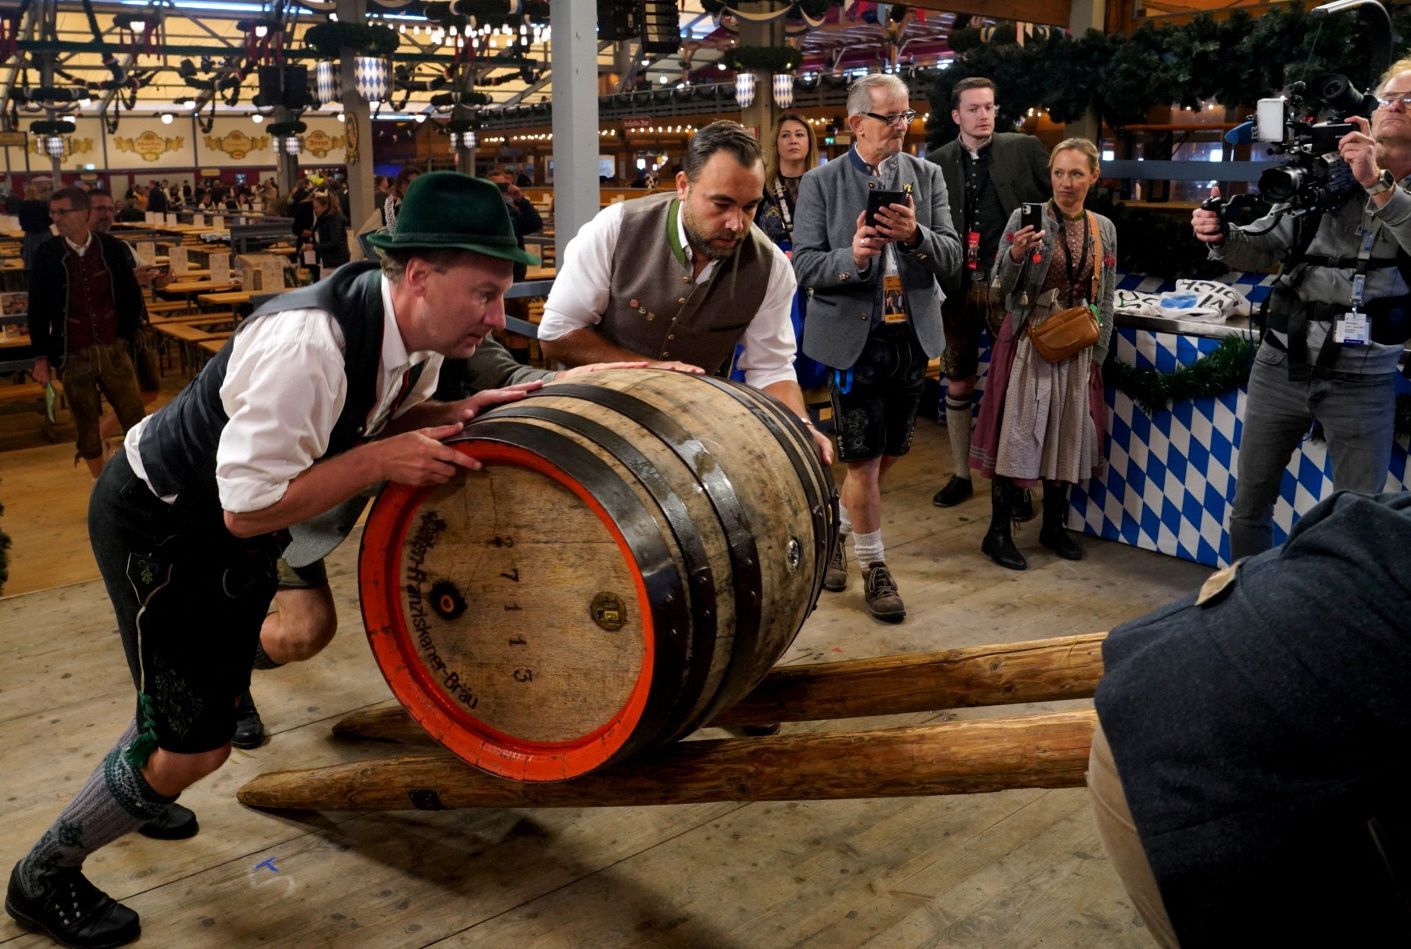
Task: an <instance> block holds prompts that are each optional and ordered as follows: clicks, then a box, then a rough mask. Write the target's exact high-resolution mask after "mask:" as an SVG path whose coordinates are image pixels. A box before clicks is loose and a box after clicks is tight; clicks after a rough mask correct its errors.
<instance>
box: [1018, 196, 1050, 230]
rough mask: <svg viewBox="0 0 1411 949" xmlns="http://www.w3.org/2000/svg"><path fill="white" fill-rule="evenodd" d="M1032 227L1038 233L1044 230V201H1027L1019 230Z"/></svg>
mask: <svg viewBox="0 0 1411 949" xmlns="http://www.w3.org/2000/svg"><path fill="white" fill-rule="evenodd" d="M1026 227H1032V228H1033V229H1034V231H1035V232H1036V233H1037V232H1038V231H1042V230H1043V229H1044V203H1043V202H1042V201H1025V202H1024V210H1023V212H1021V214H1020V216H1019V229H1020V230H1023V229H1024V228H1026Z"/></svg>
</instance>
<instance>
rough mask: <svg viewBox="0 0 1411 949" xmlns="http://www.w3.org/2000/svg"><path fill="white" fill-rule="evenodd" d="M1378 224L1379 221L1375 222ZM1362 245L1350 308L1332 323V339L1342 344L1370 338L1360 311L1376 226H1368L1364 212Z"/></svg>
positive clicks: (1349, 344) (1353, 278)
mask: <svg viewBox="0 0 1411 949" xmlns="http://www.w3.org/2000/svg"><path fill="white" fill-rule="evenodd" d="M1377 223H1378V224H1380V223H1381V222H1380V221H1379V222H1377ZM1359 230H1361V232H1362V246H1361V247H1360V248H1358V254H1357V273H1356V274H1354V275H1353V277H1352V297H1351V300H1352V309H1350V310H1348V311H1347V312H1346V313H1344V314H1343V315H1342V316H1340V317H1338V318H1337V322H1336V323H1334V324H1333V341H1334V342H1336V343H1341V344H1342V345H1344V346H1365V345H1367V344H1368V343H1369V342H1371V340H1372V333H1371V326H1370V324H1369V323H1368V320H1367V314H1365V313H1363V312H1362V301H1363V296H1364V294H1365V293H1366V291H1367V275H1366V273H1364V272H1363V271H1365V269H1366V264H1367V261H1368V259H1370V258H1371V256H1372V246H1373V245H1374V244H1375V243H1376V241H1377V230H1378V228H1377V227H1369V226H1368V224H1367V220H1366V214H1365V212H1364V214H1363V220H1362V227H1361V228H1360V229H1359Z"/></svg>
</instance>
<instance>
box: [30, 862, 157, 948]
mask: <svg viewBox="0 0 1411 949" xmlns="http://www.w3.org/2000/svg"><path fill="white" fill-rule="evenodd" d="M5 912H7V913H9V914H10V915H11V916H12V917H14V919H15V922H17V923H19V924H20V925H21V926H23V927H25V928H26V929H36V930H38V931H40V932H42V933H44V934H45V935H46V936H48V937H49V938H50V939H52V940H54V941H55V942H57V943H58V944H59V945H61V946H69V947H70V949H107V947H109V946H122V945H126V944H127V943H129V942H132V941H133V940H134V939H136V938H137V937H138V936H140V935H141V934H142V924H141V923H140V921H139V920H138V917H137V914H136V913H134V912H133V911H132V910H130V909H128V908H127V907H126V906H124V905H122V904H121V903H119V902H118V901H117V900H115V899H113V898H112V897H111V896H109V895H108V894H106V893H104V892H103V891H102V890H100V889H98V888H97V887H96V886H94V885H93V884H92V883H89V882H88V879H87V878H86V877H85V876H84V875H83V873H82V872H80V871H78V870H74V869H71V868H65V869H61V870H56V871H55V872H53V873H51V874H49V875H47V876H46V877H45V878H44V881H43V883H42V884H41V885H40V887H39V888H38V889H37V891H35V892H30V891H28V890H26V889H25V888H24V886H22V885H21V882H20V867H19V864H15V868H14V869H13V870H11V871H10V888H9V890H8V891H7V892H6V894H5Z"/></svg>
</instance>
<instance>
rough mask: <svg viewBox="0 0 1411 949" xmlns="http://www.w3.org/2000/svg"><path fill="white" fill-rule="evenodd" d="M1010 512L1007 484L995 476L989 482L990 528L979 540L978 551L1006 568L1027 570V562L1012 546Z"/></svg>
mask: <svg viewBox="0 0 1411 949" xmlns="http://www.w3.org/2000/svg"><path fill="white" fill-rule="evenodd" d="M1012 514H1013V508H1012V507H1011V504H1010V496H1009V484H1008V482H1006V481H1004V480H1003V479H1000V478H996V479H995V480H994V481H992V482H991V483H990V529H989V531H987V532H986V534H985V539H984V540H982V541H980V552H981V553H982V554H985V555H986V556H987V557H989V558H990V559H991V560H993V561H994V562H995V563H997V564H999V565H1000V566H1001V567H1004V568H1005V569H1007V570H1027V569H1029V562H1028V561H1027V560H1025V559H1024V555H1023V554H1021V553H1020V552H1019V548H1018V547H1015V546H1014V536H1013V526H1012V524H1011V521H1010V518H1011V515H1012Z"/></svg>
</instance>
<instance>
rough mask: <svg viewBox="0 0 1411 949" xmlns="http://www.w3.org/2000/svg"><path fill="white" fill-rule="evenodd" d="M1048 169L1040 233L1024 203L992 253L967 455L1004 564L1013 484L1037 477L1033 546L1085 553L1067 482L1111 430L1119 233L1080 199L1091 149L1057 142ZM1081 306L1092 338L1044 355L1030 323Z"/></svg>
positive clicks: (1076, 556)
mask: <svg viewBox="0 0 1411 949" xmlns="http://www.w3.org/2000/svg"><path fill="white" fill-rule="evenodd" d="M1049 174H1050V176H1051V179H1052V182H1053V200H1052V201H1050V202H1048V203H1047V204H1045V205H1044V215H1043V227H1042V229H1041V230H1038V231H1035V230H1034V228H1033V227H1032V226H1028V227H1023V228H1021V227H1020V226H1019V223H1020V218H1021V210H1022V209H1017V210H1015V212H1014V213H1013V214H1012V215H1011V216H1010V218H1009V224H1008V226H1007V227H1006V228H1005V234H1004V236H1003V237H1002V238H1001V240H1000V246H999V252H998V253H997V254H996V256H995V265H994V273H993V275H992V286H993V287H994V289H996V290H997V291H999V293H1001V294H1002V295H1003V297H1004V308H1005V318H1004V323H1003V326H1002V327H1001V328H1000V332H999V335H998V338H997V339H996V342H995V347H994V352H993V354H992V356H991V359H990V369H989V376H988V378H987V379H986V381H985V394H984V397H983V399H982V400H981V405H980V418H979V421H978V422H977V423H976V427H975V439H974V444H973V445H972V447H971V452H970V464H971V467H973V468H976V469H978V470H979V471H981V472H982V473H983V474H985V475H986V476H988V477H989V478H991V479H992V486H991V492H990V498H991V504H992V505H993V511H992V514H991V518H990V529H989V531H988V532H987V533H986V534H985V539H984V541H983V542H982V543H981V545H980V550H981V551H982V552H984V553H985V554H987V555H988V556H989V557H990V559H992V560H993V561H994V562H995V563H997V564H999V565H1000V566H1002V567H1008V568H1009V569H1011V570H1024V569H1026V568H1027V567H1028V562H1027V561H1026V560H1025V559H1024V555H1023V554H1021V553H1020V552H1019V549H1018V548H1017V547H1016V546H1015V545H1014V537H1013V532H1012V526H1011V525H1012V520H1011V514H1012V511H1011V498H1012V497H1013V493H1012V492H1011V491H1010V490H1008V489H1007V487H1008V483H1010V482H1012V483H1013V484H1016V485H1019V486H1021V487H1029V486H1031V485H1033V484H1035V483H1036V482H1038V481H1042V482H1043V486H1044V487H1043V494H1044V500H1043V522H1042V523H1043V526H1042V528H1041V529H1040V530H1039V542H1040V543H1041V544H1043V545H1044V546H1045V547H1048V548H1049V549H1050V550H1052V551H1053V552H1054V553H1056V554H1058V556H1060V557H1062V558H1064V559H1066V560H1080V559H1082V556H1083V550H1082V548H1081V547H1079V546H1078V544H1077V542H1075V541H1074V540H1073V538H1072V537H1070V536H1069V535H1068V532H1067V530H1066V529H1065V527H1064V520H1065V518H1066V516H1067V512H1068V487H1069V485H1072V484H1077V483H1079V482H1081V481H1086V480H1087V479H1088V478H1089V477H1092V476H1093V475H1095V474H1097V473H1099V472H1100V471H1101V468H1102V464H1103V444H1102V442H1103V436H1104V434H1105V433H1106V428H1107V424H1106V402H1105V400H1104V398H1103V391H1102V363H1103V360H1104V359H1106V358H1107V347H1108V342H1109V340H1110V339H1111V337H1112V298H1113V292H1114V290H1115V288H1116V269H1117V229H1116V227H1114V226H1113V224H1112V222H1111V221H1110V220H1108V219H1107V218H1106V217H1103V216H1102V215H1101V214H1095V213H1093V212H1091V211H1087V210H1085V209H1084V206H1083V205H1084V202H1085V200H1086V199H1087V195H1088V190H1089V189H1090V188H1091V187H1092V186H1093V185H1094V184H1096V183H1097V180H1098V153H1097V148H1096V146H1094V145H1093V143H1092V142H1090V141H1088V140H1087V139H1083V138H1070V139H1065V140H1064V141H1062V142H1060V143H1058V145H1057V146H1056V147H1055V148H1054V150H1053V153H1052V154H1051V155H1050V156H1049ZM1095 272H1096V274H1097V279H1096V281H1094V273H1095ZM1095 287H1096V290H1094V288H1095ZM1081 305H1092V309H1093V312H1094V314H1095V317H1096V319H1097V323H1098V338H1097V342H1096V343H1094V344H1093V345H1091V346H1089V347H1087V348H1086V349H1082V350H1079V351H1078V352H1077V353H1075V354H1073V355H1072V356H1069V357H1068V358H1066V359H1063V360H1060V361H1059V362H1056V363H1050V362H1047V361H1046V360H1045V359H1044V358H1043V357H1042V356H1041V355H1039V352H1038V351H1037V350H1036V349H1035V348H1034V345H1033V343H1032V342H1031V341H1030V338H1029V334H1028V330H1029V327H1030V326H1031V325H1039V324H1041V323H1042V322H1043V321H1044V320H1046V319H1048V318H1049V317H1050V316H1051V315H1052V314H1054V313H1056V312H1058V311H1060V310H1064V309H1067V308H1069V307H1072V306H1081Z"/></svg>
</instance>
